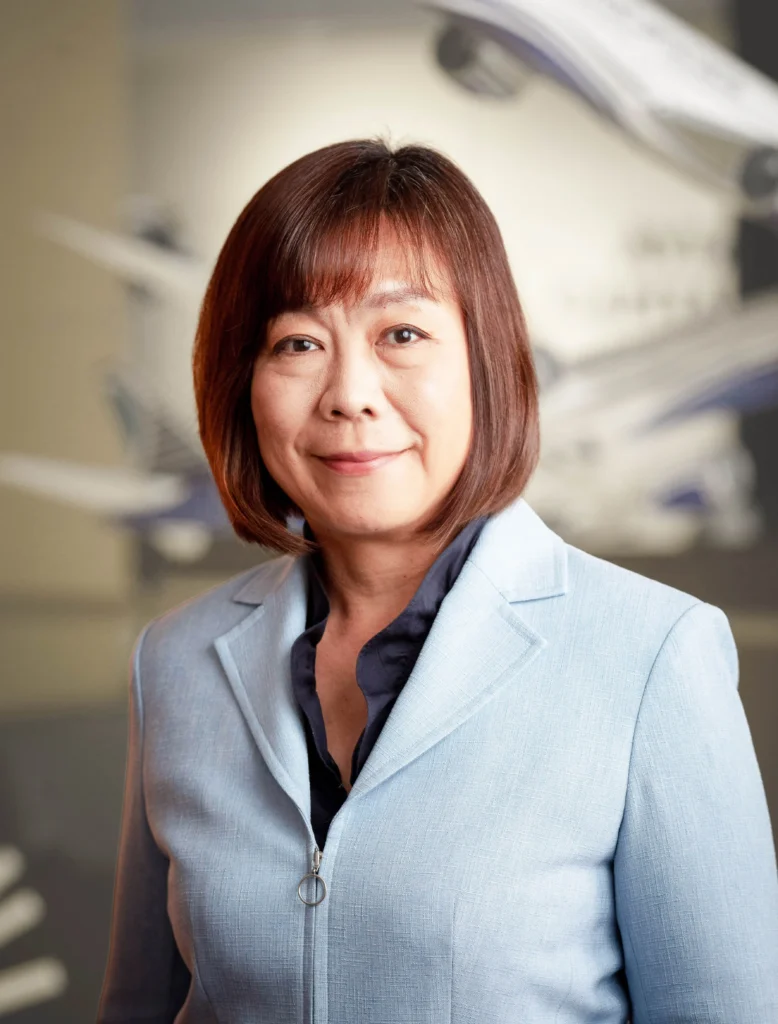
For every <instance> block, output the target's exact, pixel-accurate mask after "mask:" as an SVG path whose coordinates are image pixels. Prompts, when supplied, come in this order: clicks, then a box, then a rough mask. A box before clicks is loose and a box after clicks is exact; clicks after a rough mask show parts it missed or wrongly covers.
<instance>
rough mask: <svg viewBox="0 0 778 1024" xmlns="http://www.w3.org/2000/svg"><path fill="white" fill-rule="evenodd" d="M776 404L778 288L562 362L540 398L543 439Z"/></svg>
mask: <svg viewBox="0 0 778 1024" xmlns="http://www.w3.org/2000/svg"><path fill="white" fill-rule="evenodd" d="M776 401H778V292H776V293H774V292H770V293H768V294H763V295H760V296H758V297H755V298H753V299H749V300H747V301H746V302H744V303H743V304H741V305H740V306H739V307H735V308H733V309H730V310H728V311H726V312H716V313H713V314H711V315H710V316H709V317H706V318H705V319H704V320H702V321H701V322H696V323H694V324H692V325H691V326H688V327H686V328H684V329H682V330H680V331H675V332H673V333H671V334H668V335H667V336H665V337H662V338H659V339H649V340H648V341H644V342H641V343H640V344H638V345H636V346H633V347H628V348H623V349H619V350H618V351H617V352H614V353H607V354H605V355H600V356H595V357H593V358H592V357H590V358H587V359H585V360H583V361H581V362H580V363H573V364H569V365H568V366H567V368H566V369H565V370H564V371H563V372H562V373H561V374H560V375H559V376H558V378H557V381H556V383H554V384H553V385H552V386H551V387H550V388H549V389H548V390H547V391H546V392H545V393H544V395H543V397H542V401H541V410H542V416H543V422H544V427H546V426H547V428H548V432H549V434H548V436H549V440H550V442H551V443H554V444H556V445H565V444H567V443H570V442H571V441H572V440H573V439H576V443H581V441H582V439H585V438H588V439H589V440H590V441H592V442H595V443H612V441H613V440H614V439H616V438H619V439H623V440H629V441H631V440H632V439H634V438H636V437H638V436H640V435H642V434H644V433H647V432H651V431H656V430H658V429H660V428H663V427H666V426H669V425H670V424H672V423H674V422H675V423H677V422H679V421H681V420H683V419H687V418H689V417H692V416H695V415H699V414H700V413H703V412H706V411H709V410H713V409H730V410H739V411H744V410H747V409H748V410H752V411H753V410H755V409H758V408H763V407H768V406H770V405H772V404H774V403H775V402H776Z"/></svg>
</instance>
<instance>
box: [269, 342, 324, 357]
mask: <svg viewBox="0 0 778 1024" xmlns="http://www.w3.org/2000/svg"><path fill="white" fill-rule="evenodd" d="M315 347H316V342H314V341H311V339H310V338H284V339H283V341H279V342H277V343H276V344H275V345H274V346H273V352H274V353H275V352H291V353H292V354H293V355H296V354H298V353H304V352H311V351H313V349H314V348H315Z"/></svg>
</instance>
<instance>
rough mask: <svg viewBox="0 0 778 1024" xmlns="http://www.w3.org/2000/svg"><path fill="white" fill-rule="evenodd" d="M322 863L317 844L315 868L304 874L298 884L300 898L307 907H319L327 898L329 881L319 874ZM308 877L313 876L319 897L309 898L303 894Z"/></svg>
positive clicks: (314, 855)
mask: <svg viewBox="0 0 778 1024" xmlns="http://www.w3.org/2000/svg"><path fill="white" fill-rule="evenodd" d="M320 864H321V850H320V849H319V847H318V846H317V847H315V848H314V851H313V864H312V868H313V870H312V871H309V872H308V874H307V875H303V877H302V878H301V879H300V884H299V885H298V886H297V895H298V896H299V897H300V899H301V900H302V902H303V903H304V904H305V905H306V907H318V905H319V904H320V903H321V902H322V901H323V900H324V899H325V897H326V895H327V883H326V882H325V881H324V879H323V878H322V877H321V875H320V874H319V866H320ZM306 878H312V879H313V880H314V882H315V886H316V895H317V896H318V899H314V900H309V899H306V897H305V896H303V894H302V887H303V883H304V882H305V880H306Z"/></svg>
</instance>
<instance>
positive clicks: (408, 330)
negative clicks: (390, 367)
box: [386, 327, 425, 346]
mask: <svg viewBox="0 0 778 1024" xmlns="http://www.w3.org/2000/svg"><path fill="white" fill-rule="evenodd" d="M386 337H387V338H392V339H393V341H394V344H395V345H399V346H402V345H409V344H411V343H412V342H414V341H416V340H417V339H418V338H423V337H425V335H423V334H422V333H421V331H417V330H416V328H415V327H392V329H391V330H389V331H387V332H386Z"/></svg>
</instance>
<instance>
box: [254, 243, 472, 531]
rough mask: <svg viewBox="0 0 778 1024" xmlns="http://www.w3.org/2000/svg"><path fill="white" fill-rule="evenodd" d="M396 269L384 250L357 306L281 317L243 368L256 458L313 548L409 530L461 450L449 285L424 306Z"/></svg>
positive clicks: (466, 439)
mask: <svg viewBox="0 0 778 1024" xmlns="http://www.w3.org/2000/svg"><path fill="white" fill-rule="evenodd" d="M404 267H405V264H404V261H403V259H402V254H401V252H400V250H399V249H398V244H397V242H396V241H394V240H392V241H391V242H387V243H386V244H385V245H383V246H382V247H381V248H380V249H379V254H378V258H377V260H376V266H375V273H374V277H373V281H372V284H371V286H370V287H369V288H368V289H367V293H366V295H365V296H364V297H363V298H362V299H360V300H359V301H358V302H357V303H356V304H353V305H347V306H346V305H341V304H334V305H330V306H320V307H314V308H310V309H305V310H298V311H293V312H286V313H283V314H281V315H280V316H278V317H277V318H276V319H275V320H273V321H271V322H270V324H269V325H268V329H267V338H266V343H265V345H264V347H263V348H262V350H261V352H260V354H259V356H258V358H257V361H256V364H255V367H254V375H253V381H252V388H251V408H252V412H253V416H254V423H255V425H256V430H257V438H258V441H259V449H260V453H261V455H262V458H263V460H264V462H265V465H266V467H267V469H268V471H269V472H270V474H271V475H272V476H273V477H274V479H275V480H276V481H277V483H278V484H279V485H280V486H281V487H282V488H283V490H284V491H285V492H286V493H287V494H288V495H289V497H290V498H291V499H292V500H293V501H294V502H295V503H296V504H297V505H298V506H299V507H300V509H302V512H303V514H304V515H305V518H306V519H307V521H308V523H309V524H310V526H311V528H312V529H313V530H314V532H315V533H316V534H317V535H318V536H326V535H329V536H351V537H354V536H355V535H362V536H366V535H371V536H376V535H381V534H384V535H386V534H390V533H395V534H397V533H398V532H406V531H408V530H409V529H410V530H412V529H414V528H415V527H416V526H417V525H419V524H420V523H421V522H423V521H424V520H425V519H427V518H428V517H429V515H430V513H431V512H433V511H434V510H435V509H436V508H437V506H438V505H439V504H440V502H441V501H442V500H443V499H444V498H445V497H446V495H447V494H448V492H449V491H450V490H451V488H452V486H453V485H454V483H455V481H456V479H457V477H458V476H459V473H460V471H461V469H462V467H463V465H464V463H465V460H466V458H467V454H468V451H469V449H470V440H471V431H472V419H473V414H472V400H471V393H470V368H469V361H468V351H467V337H466V333H465V325H464V319H463V316H462V311H461V309H460V307H459V303H458V302H457V300H456V298H455V297H454V295H453V290H452V289H451V285H450V281H449V279H448V275H446V274H443V273H442V271H441V272H439V273H438V275H437V281H436V286H437V287H436V293H437V294H436V298H434V299H433V298H429V297H426V296H424V295H419V294H417V293H416V291H415V290H414V289H413V288H412V287H411V286H410V284H409V283H408V281H407V275H406V272H405V269H404Z"/></svg>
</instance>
